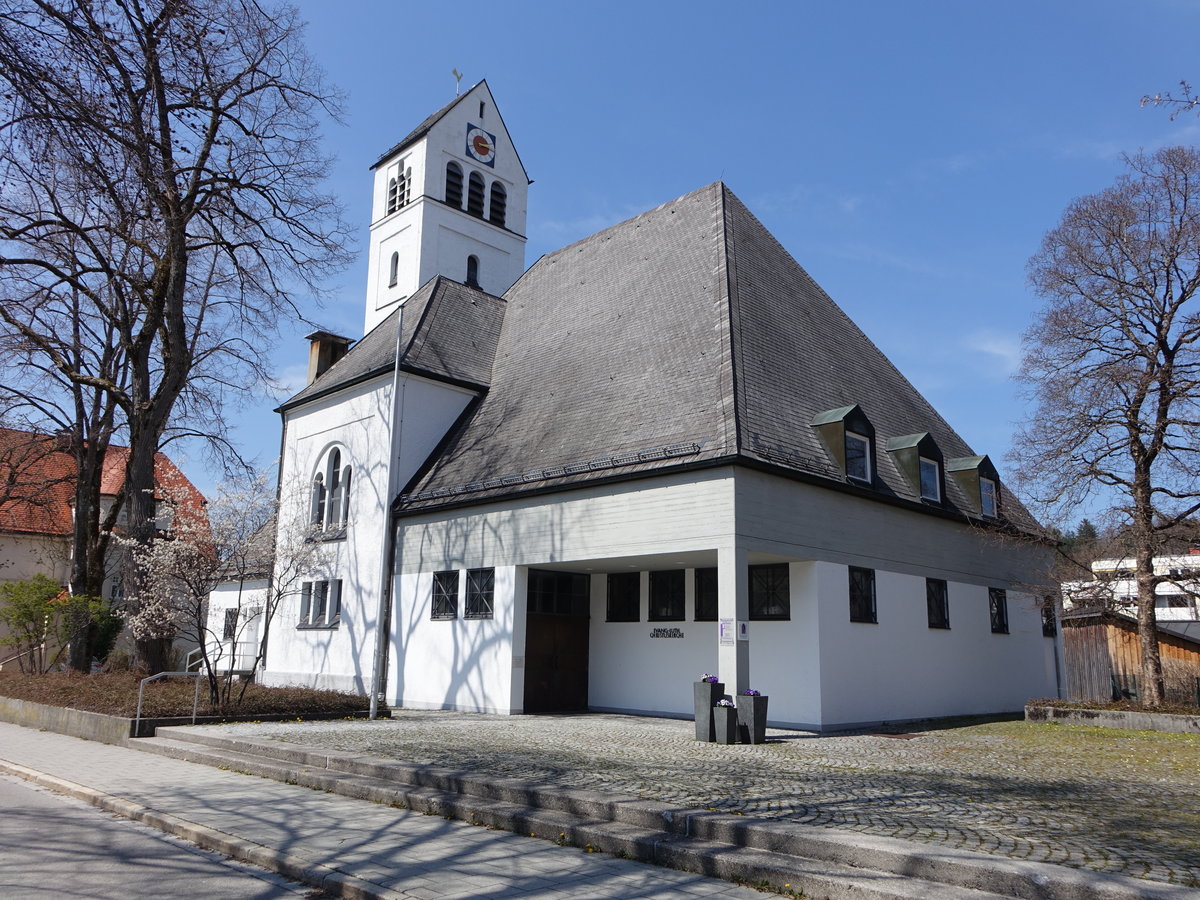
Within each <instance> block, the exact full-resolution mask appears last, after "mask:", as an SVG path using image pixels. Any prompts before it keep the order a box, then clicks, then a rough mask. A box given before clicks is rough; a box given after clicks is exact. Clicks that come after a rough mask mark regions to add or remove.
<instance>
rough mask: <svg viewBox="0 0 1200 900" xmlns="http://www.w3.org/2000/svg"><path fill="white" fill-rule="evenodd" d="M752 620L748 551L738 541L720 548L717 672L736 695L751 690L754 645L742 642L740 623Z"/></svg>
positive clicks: (728, 690) (718, 564)
mask: <svg viewBox="0 0 1200 900" xmlns="http://www.w3.org/2000/svg"><path fill="white" fill-rule="evenodd" d="M749 618H750V574H749V571H748V569H747V563H746V548H745V547H743V546H741V545H740V544H738V543H737V542H736V539H735V543H734V544H733V545H732V546H726V547H719V548H717V619H718V624H719V625H720V626H721V627H719V628H718V629H717V642H718V643H717V672H718V674H719V675H720V678H721V681H722V682H723V683H724V685H725V690H726V691H727V692H729V693H730V694H733V695H735V696H736V695H737V694H738V693H740V692H741V691H744V690H746V689H747V688H748V687H750V642H749V641H742V640H738V627H739V623H742V622H746V621H748V620H749ZM723 631H724V634H722V632H723ZM731 638H732V640H731Z"/></svg>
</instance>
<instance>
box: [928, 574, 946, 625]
mask: <svg viewBox="0 0 1200 900" xmlns="http://www.w3.org/2000/svg"><path fill="white" fill-rule="evenodd" d="M925 605H926V606H927V607H928V609H929V627H930V628H949V627H950V593H949V590H948V588H947V587H946V582H944V581H943V580H942V579H940V578H926V579H925Z"/></svg>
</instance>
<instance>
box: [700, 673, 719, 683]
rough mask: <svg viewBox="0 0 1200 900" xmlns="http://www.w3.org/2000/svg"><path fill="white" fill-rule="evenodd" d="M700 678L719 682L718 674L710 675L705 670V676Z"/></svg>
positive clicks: (710, 681)
mask: <svg viewBox="0 0 1200 900" xmlns="http://www.w3.org/2000/svg"><path fill="white" fill-rule="evenodd" d="M700 680H701V681H707V682H708V683H709V684H716V683H717V676H716V675H709V674H708V673H707V672H705V673H704V677H703V678H701V679H700Z"/></svg>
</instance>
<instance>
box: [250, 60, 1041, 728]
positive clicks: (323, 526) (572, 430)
mask: <svg viewBox="0 0 1200 900" xmlns="http://www.w3.org/2000/svg"><path fill="white" fill-rule="evenodd" d="M372 171H373V175H374V182H373V184H374V187H373V202H372V221H371V240H370V262H369V265H370V273H369V275H368V283H367V297H366V310H365V321H364V335H363V336H362V338H361V339H359V340H356V341H351V340H350V339H349V338H347V337H342V336H338V335H334V334H330V333H327V332H318V333H315V334H314V335H312V336H311V337H310V340H311V341H312V351H311V367H310V382H311V383H310V384H309V385H308V386H307V387H306V388H305V389H304V390H302V391H301V392H300V393H299V394H297V395H296V396H294V397H292V398H291V399H290V400H288V401H287V402H286V403H284V404H283V405H282V407H281V413H282V417H283V428H284V435H283V458H282V461H281V472H280V485H281V498H282V500H281V508H280V511H279V517H280V519H279V520H280V527H279V533H280V534H281V535H283V534H286V533H288V531H289V529H288V523H289V522H290V523H293V524H299V525H302V526H304V527H306V528H309V529H312V532H310V535H309V538H308V539H309V540H310V541H311V540H314V538H315V540H317V541H318V543H319V547H318V549H317V552H316V554H315V561H312V562H310V564H309V566H308V569H307V573H306V574H304V575H303V576H302V577H301V578H299V579H298V580H297V581H296V583H295V586H294V589H289V591H288V593H287V594H286V596H285V597H284V599H283V600H282V602H281V603H280V605H279V608H278V611H277V613H276V615H275V618H274V621H273V622H272V624H271V631H270V638H269V645H268V648H267V656H266V663H265V670H264V672H263V676H262V677H263V680H264V681H265V682H267V683H277V684H297V683H299V684H309V685H315V686H322V687H331V688H338V689H343V690H352V691H358V692H368V691H371V690H376V689H377V690H378V692H379V693H380V695H381V696H382V697H383V698H384V699H385V700H386V702H387V703H388V704H392V705H396V706H404V707H409V708H429V709H456V710H469V711H479V712H490V713H522V712H524V713H531V712H538V711H552V710H582V709H592V710H608V711H625V712H635V713H643V714H654V715H668V716H690V715H691V708H692V687H691V683H692V682H694V681H696V680H697V679H699V678H700V677H701V676H702V675H703V674H705V673H714V674H718V675H719V676H720V679H721V680H722V681H723V682H724V683H725V685H726V689H727V690H728V691H730V692H735V691H742V690H745V689H748V688H753V689H756V690H759V691H761V692H762V693H763V694H767V695H769V696H770V710H769V715H770V721H771V723H772V724H773V725H777V726H781V727H797V728H804V729H813V730H830V729H837V728H847V727H854V726H859V725H866V724H871V723H878V722H882V721H900V720H906V719H917V718H926V717H937V716H949V715H962V714H978V713H995V712H1002V711H1012V710H1018V709H1020V708H1021V707H1022V705H1023V704H1024V702H1025V700H1026V699H1028V698H1031V697H1043V696H1053V695H1056V694H1057V674H1056V664H1055V659H1056V652H1055V639H1054V637H1052V636H1050V635H1049V633H1048V630H1044V627H1043V615H1042V611H1041V608H1040V604H1039V597H1038V596H1036V595H1035V593H1034V588H1033V587H1032V586H1033V585H1036V584H1039V583H1041V582H1042V580H1043V579H1044V575H1045V571H1046V566H1047V556H1048V552H1049V548H1048V546H1047V545H1045V544H1043V543H1040V542H1039V541H1037V540H1036V539H1035V538H1034V537H1033V536H1034V535H1035V534H1036V532H1037V526H1036V523H1035V522H1034V521H1033V520H1032V519H1031V518H1030V516H1029V514H1028V513H1027V512H1026V511H1025V509H1024V508H1023V507H1022V506H1021V504H1020V503H1019V501H1018V500H1017V499H1016V498H1015V497H1013V496H1012V495H1011V494H1009V493H1008V492H1006V491H1005V489H1004V485H1003V483H1002V481H1001V479H1000V477H999V475H998V473H997V471H996V469H995V467H994V466H993V465H992V463H991V461H990V460H989V459H988V457H987V456H986V455H982V454H980V453H978V452H976V451H975V450H973V449H972V448H971V447H968V446H967V444H966V443H965V442H964V441H963V440H962V438H960V437H959V436H958V435H957V434H956V433H955V432H954V430H953V429H952V428H951V427H950V425H948V424H947V423H946V422H945V421H944V420H943V419H942V417H941V416H940V415H938V413H937V412H936V411H935V410H934V409H933V408H932V407H931V406H930V405H929V403H928V402H926V401H925V399H924V398H923V397H921V395H920V394H919V393H918V392H917V391H916V390H915V389H914V388H913V386H912V385H911V384H909V382H908V381H907V380H906V379H905V378H904V376H903V375H901V374H900V372H899V371H897V370H896V369H895V368H894V367H893V366H892V364H891V363H890V362H889V361H888V360H887V359H886V358H885V357H884V356H883V354H882V353H881V352H880V351H879V350H878V349H877V348H876V347H875V345H874V344H873V343H872V342H871V341H870V339H869V338H867V337H866V335H864V334H863V333H862V332H861V331H860V330H859V329H858V328H857V326H855V324H854V323H853V322H852V321H850V319H849V318H848V317H847V316H846V315H845V313H843V312H842V311H841V309H839V308H838V306H837V305H836V304H835V303H834V302H833V301H832V300H831V299H830V298H829V296H827V295H826V294H825V292H824V291H822V290H821V288H820V287H819V286H818V285H817V284H816V282H814V281H813V279H812V278H811V277H809V275H808V273H807V272H805V270H804V269H802V268H801V267H800V266H799V265H798V264H797V263H796V261H795V260H793V259H792V257H791V256H790V255H789V254H788V252H787V251H786V250H784V248H783V247H782V246H780V245H779V243H778V242H777V241H776V240H775V239H774V237H772V235H771V234H770V233H769V232H768V231H767V230H766V229H765V228H764V227H763V226H762V224H761V223H760V222H759V221H758V220H757V219H756V218H755V217H754V215H753V213H752V212H751V211H750V210H748V209H747V208H746V207H745V206H744V205H743V204H742V202H741V201H740V200H739V199H738V198H737V197H736V196H735V195H734V194H733V193H732V191H730V189H729V188H728V187H726V186H725V185H724V184H722V183H719V182H718V183H715V184H710V185H707V186H705V187H701V188H699V189H698V190H696V191H693V192H692V193H690V194H687V195H685V196H683V197H679V198H678V199H675V200H672V201H670V202H668V203H664V204H663V205H661V206H659V207H657V208H655V209H652V210H649V211H647V212H645V213H643V214H642V215H639V216H637V217H635V218H633V219H630V220H629V221H626V222H622V223H620V224H618V225H614V226H612V227H611V228H607V229H605V230H603V231H601V232H599V233H597V234H594V235H592V236H591V237H588V238H585V239H584V240H581V241H579V242H577V243H574V244H571V245H569V246H567V247H564V248H562V249H561V250H558V251H555V252H553V253H549V254H547V255H545V256H544V257H542V258H541V259H539V260H538V261H537V262H536V263H535V264H534V265H533V266H532V267H531V268H529V269H528V270H527V271H526V270H525V260H524V246H525V228H526V198H527V194H528V188H529V184H530V181H529V177H528V175H527V174H526V172H525V169H524V167H523V166H522V163H521V159H520V156H519V155H518V153H517V150H516V148H515V146H514V144H513V142H512V140H511V138H510V136H509V134H508V132H507V129H506V128H505V124H504V120H503V119H502V117H501V115H500V111H499V109H498V108H497V106H496V102H495V100H494V98H493V97H492V94H491V91H490V90H489V88H488V85H487V83H486V82H481V83H479V84H477V85H475V86H474V87H472V88H471V89H470V90H468V91H466V92H465V93H463V94H462V95H461V96H458V97H456V98H455V99H454V100H453V101H452V102H451V103H449V104H447V105H446V106H445V107H443V108H442V109H440V110H438V111H437V112H436V113H434V114H433V115H431V116H430V117H429V118H427V119H426V120H425V121H424V122H422V123H421V124H420V125H419V126H418V127H417V128H416V129H415V130H414V131H413V132H412V133H410V134H409V135H408V136H407V137H405V138H404V139H403V140H402V141H400V142H399V143H398V144H396V145H395V146H394V147H393V148H392V149H390V150H388V151H387V153H385V154H384V155H383V156H382V157H381V158H380V159H379V160H378V161H377V162H376V163H375V165H374V166H373V168H372ZM292 532H293V533H294V529H293V530H292ZM281 541H282V538H281ZM286 550H287V548H285V547H283V546H282V543H281V544H280V545H279V546H278V547H277V562H276V565H277V567H278V566H280V565H282V563H281V562H280V561H279V560H281V559H283V558H284V556H285V555H286ZM277 577H282V576H281V574H280V573H278V572H277ZM280 583H282V582H280Z"/></svg>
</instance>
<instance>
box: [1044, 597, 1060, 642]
mask: <svg viewBox="0 0 1200 900" xmlns="http://www.w3.org/2000/svg"><path fill="white" fill-rule="evenodd" d="M1043 603H1044V604H1045V605H1044V606H1042V637H1054V636H1055V635H1056V634H1058V623H1057V622H1056V621H1055V619H1054V598H1053V597H1046V598H1045V599H1044V600H1043Z"/></svg>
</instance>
